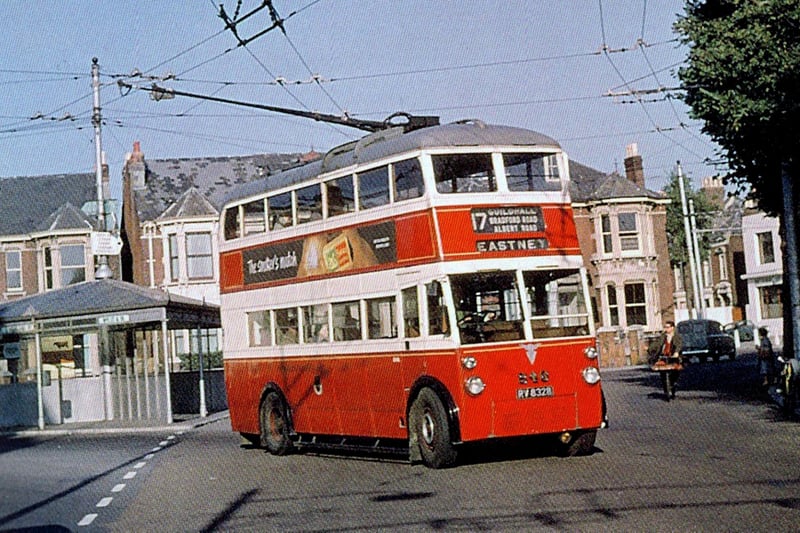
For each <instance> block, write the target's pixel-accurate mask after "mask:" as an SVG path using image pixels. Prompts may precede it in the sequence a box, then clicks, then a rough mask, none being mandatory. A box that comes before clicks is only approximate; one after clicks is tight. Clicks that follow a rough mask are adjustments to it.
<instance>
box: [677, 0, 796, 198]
mask: <svg viewBox="0 0 800 533" xmlns="http://www.w3.org/2000/svg"><path fill="white" fill-rule="evenodd" d="M675 29H676V31H677V32H678V34H679V35H680V36H681V40H682V41H683V43H684V44H685V45H687V46H688V47H689V55H688V58H687V63H686V66H684V67H682V68H681V69H679V71H678V76H679V77H680V79H681V82H682V86H683V88H684V90H685V97H684V98H685V101H686V103H687V104H688V105H689V107H690V115H691V116H692V117H693V118H696V119H700V120H702V121H703V122H704V126H703V131H704V132H705V133H706V134H708V135H709V136H710V137H711V138H712V139H713V140H714V141H716V142H717V143H718V144H719V145H720V146H721V147H722V153H721V154H720V155H722V156H724V158H725V159H726V161H727V163H728V165H729V166H730V173H729V174H728V175H727V176H725V180H726V183H729V184H733V185H736V186H738V188H739V189H745V188H747V185H750V186H752V194H753V195H754V196H755V197H756V199H757V200H758V201H759V205H760V206H761V207H762V209H764V210H765V211H767V212H768V213H770V214H778V213H780V212H781V211H782V206H781V195H780V194H776V191H777V190H780V183H781V182H780V172H781V165H782V164H784V165H787V166H788V168H789V171H790V173H791V175H793V176H797V175H798V172H797V170H798V169H797V165H798V161H797V158H796V154H797V153H800V152H799V151H798V150H799V149H800V136H798V131H799V130H798V124H800V105H799V104H800V0H758V1H754V0H687V1H686V5H685V14H684V15H683V16H681V17H680V18H679V19H678V21H677V22H676V23H675Z"/></svg>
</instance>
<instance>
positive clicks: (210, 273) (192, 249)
mask: <svg viewBox="0 0 800 533" xmlns="http://www.w3.org/2000/svg"><path fill="white" fill-rule="evenodd" d="M186 274H187V275H188V276H189V279H209V278H213V277H214V267H213V261H212V257H211V234H210V233H187V234H186Z"/></svg>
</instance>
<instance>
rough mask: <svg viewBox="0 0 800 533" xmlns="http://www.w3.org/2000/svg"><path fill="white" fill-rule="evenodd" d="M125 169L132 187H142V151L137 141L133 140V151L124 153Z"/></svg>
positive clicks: (143, 166)
mask: <svg viewBox="0 0 800 533" xmlns="http://www.w3.org/2000/svg"><path fill="white" fill-rule="evenodd" d="M125 169H126V170H127V174H128V179H129V180H131V186H132V187H133V189H144V187H145V178H146V172H145V165H144V154H143V153H142V149H141V145H140V144H139V141H134V142H133V153H129V154H127V155H126V157H125Z"/></svg>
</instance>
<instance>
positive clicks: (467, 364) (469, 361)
mask: <svg viewBox="0 0 800 533" xmlns="http://www.w3.org/2000/svg"><path fill="white" fill-rule="evenodd" d="M461 366H463V367H464V368H466V369H467V370H472V369H473V368H475V367H476V366H478V360H477V359H475V358H474V357H472V356H471V355H468V356H467V357H464V358H463V359H461Z"/></svg>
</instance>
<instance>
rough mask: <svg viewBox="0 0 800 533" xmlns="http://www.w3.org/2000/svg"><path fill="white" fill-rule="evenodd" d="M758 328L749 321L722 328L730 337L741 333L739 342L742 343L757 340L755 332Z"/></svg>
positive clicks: (726, 325) (740, 321) (741, 321)
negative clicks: (735, 333)
mask: <svg viewBox="0 0 800 533" xmlns="http://www.w3.org/2000/svg"><path fill="white" fill-rule="evenodd" d="M755 330H756V326H755V324H753V323H752V322H750V321H749V320H739V321H737V322H731V323H730V324H725V325H724V326H722V331H724V332H725V333H727V334H728V335H730V336H733V334H734V332H736V331H738V332H739V340H740V341H741V342H750V341H752V340H754V339H755V334H754V332H755Z"/></svg>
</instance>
